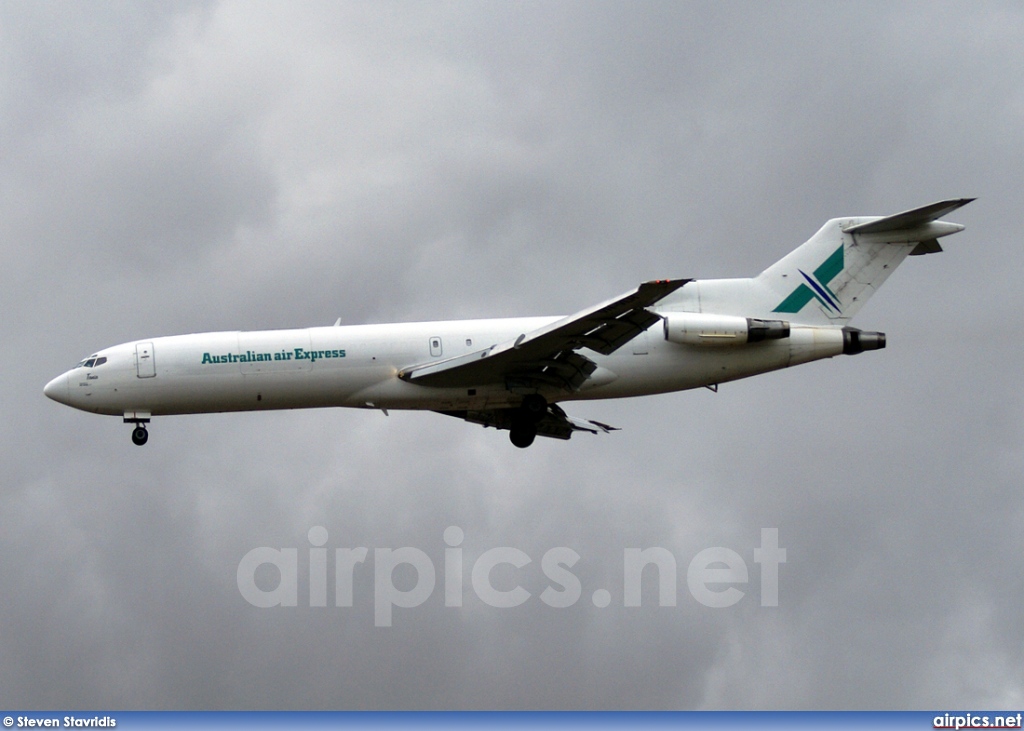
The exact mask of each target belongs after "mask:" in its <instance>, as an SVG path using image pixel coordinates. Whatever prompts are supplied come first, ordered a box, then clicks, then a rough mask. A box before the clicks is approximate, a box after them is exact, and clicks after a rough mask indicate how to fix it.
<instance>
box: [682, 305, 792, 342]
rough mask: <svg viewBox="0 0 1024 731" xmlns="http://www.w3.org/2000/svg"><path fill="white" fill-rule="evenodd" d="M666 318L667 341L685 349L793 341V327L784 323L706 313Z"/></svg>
mask: <svg viewBox="0 0 1024 731" xmlns="http://www.w3.org/2000/svg"><path fill="white" fill-rule="evenodd" d="M664 318H665V339H666V340H668V341H669V342H672V343H680V344H683V345H701V346H705V347H709V346H710V347H721V346H730V345H743V344H745V343H758V342H761V341H762V340H781V339H782V338H788V337H789V323H788V322H784V321H783V320H758V319H756V318H753V317H736V316H734V315H711V314H706V313H702V312H670V313H667V314H666V315H664Z"/></svg>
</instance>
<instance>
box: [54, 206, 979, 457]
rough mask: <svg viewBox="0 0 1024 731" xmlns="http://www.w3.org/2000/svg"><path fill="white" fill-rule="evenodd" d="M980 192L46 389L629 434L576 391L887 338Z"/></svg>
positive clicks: (195, 406) (214, 336)
mask: <svg viewBox="0 0 1024 731" xmlns="http://www.w3.org/2000/svg"><path fill="white" fill-rule="evenodd" d="M972 200H974V199H973V198H959V199H951V200H944V201H939V202H937V203H933V204H931V205H927V206H923V207H921V208H915V209H913V210H909V211H905V212H903V213H897V214H895V215H892V216H884V217H880V216H868V217H864V216H861V217H849V218H833V219H831V220H830V221H828V222H827V223H826V224H825V225H824V226H822V227H821V229H820V230H819V231H818V232H817V233H816V234H815V235H814V236H812V237H811V238H810V239H809V240H808V241H807V242H806V243H804V244H802V245H801V246H800V247H798V248H797V249H795V250H794V251H792V252H791V253H790V254H788V255H787V256H786V257H784V258H783V259H781V260H780V261H778V262H776V263H775V264H773V265H772V266H770V267H768V268H767V269H765V270H764V271H763V272H761V273H760V274H759V275H757V276H756V277H752V278H745V279H658V280H653V281H648V282H644V283H643V284H641V285H639V286H638V287H637V288H636V289H634V290H632V291H630V292H627V293H625V294H623V295H621V296H619V297H614V298H612V299H610V300H608V301H606V302H602V303H600V304H597V305H594V306H593V307H589V308H587V309H584V310H581V311H580V312H577V313H576V314H574V315H569V316H568V317H519V318H505V319H483V320H455V321H439V322H408V323H394V324H384V325H349V326H342V325H341V319H340V318H339V320H338V321H337V322H336V323H335V324H334V326H331V327H310V328H305V329H296V330H265V331H258V332H245V331H234V332H213V333H200V334H191V335H176V336H170V337H155V338H147V339H144V340H136V341H132V342H128V343H124V344H121V345H115V346H113V347H110V348H105V349H103V350H100V351H98V352H96V353H93V354H92V355H90V356H89V357H88V358H84V359H83V360H82V361H80V362H79V363H78V364H77V365H76V366H75V367H74V368H72V369H71V370H69V371H67V372H66V373H62V374H61V375H59V376H57V377H56V378H54V379H53V380H52V381H50V382H49V383H48V384H46V387H45V388H44V389H43V393H44V394H45V395H46V396H48V397H49V398H51V399H53V400H54V401H58V402H60V403H62V404H66V405H68V406H72V407H74V408H76V409H81V410H82V411H88V412H92V413H96V414H108V415H114V416H121V417H122V418H123V420H124V423H127V424H132V425H133V427H134V428H133V430H132V441H133V442H134V443H135V444H137V445H140V446H141V445H143V444H145V443H146V442H147V440H148V438H149V433H148V430H147V428H146V425H147V424H148V423H150V421H151V419H152V418H153V417H155V416H165V415H171V414H197V413H211V412H227V411H260V410H269V409H299V408H312V407H327V406H345V407H355V408H364V409H379V410H381V411H383V412H384V413H385V414H387V413H388V410H389V409H396V410H397V409H426V410H430V411H436V412H438V413H441V414H445V415H448V416H454V417H456V418H459V419H464V420H465V421H468V422H471V423H475V424H480V425H483V426H484V427H493V428H496V429H499V430H500V429H504V430H508V431H509V436H510V439H511V441H512V444H514V445H515V446H516V447H520V448H525V447H528V446H530V445H531V444H532V443H533V442H534V439H535V438H536V437H538V436H542V437H551V438H555V439H566V440H567V439H569V438H570V437H571V436H572V435H573V434H574V433H575V432H578V431H579V432H589V433H592V434H601V433H607V432H611V431H615V430H616V429H615V428H614V427H612V426H609V425H608V424H604V423H602V422H600V421H592V420H588V419H580V418H574V417H571V416H569V415H568V414H566V413H565V411H564V410H563V409H562V407H561V406H560V405H559V404H560V403H564V402H568V401H579V400H589V399H611V398H625V397H632V396H642V395H650V394H660V393H668V392H673V391H682V390H686V389H693V388H701V387H706V388H710V389H712V390H717V388H718V385H719V384H721V383H725V382H728V381H733V380H736V379H739V378H746V377H749V376H753V375H757V374H760V373H766V372H769V371H774V370H778V369H781V368H788V367H790V366H795V365H798V364H801V363H808V362H810V361H814V360H819V359H822V358H832V357H834V356H837V355H840V354H843V355H856V354H858V353H861V352H864V351H867V350H879V349H882V348H884V347H885V342H886V341H885V334H884V333H881V332H868V331H862V330H860V329H858V328H855V327H851V326H850V325H849V322H850V320H851V318H853V316H854V315H856V314H857V312H858V311H859V310H860V309H861V307H863V306H864V304H865V303H866V302H867V301H868V299H869V298H870V297H871V295H872V294H874V292H875V291H876V290H877V289H878V287H880V286H881V285H882V283H883V282H885V280H886V279H887V278H888V276H889V275H890V274H892V272H893V270H895V269H896V267H897V266H898V265H899V264H900V263H901V262H902V261H903V260H904V259H905V258H906V257H907V256H918V255H922V254H932V253H936V252H939V251H942V247H941V246H940V245H939V242H938V239H939V238H941V237H943V236H948V235H950V234H954V233H957V232H959V231H962V230H963V229H964V226H962V225H960V224H956V223H949V222H946V221H940V220H938V219H939V218H940V217H941V216H944V215H945V214H947V213H949V212H951V211H954V210H956V209H958V208H960V207H961V206H964V205H966V204H968V203H970V202H971V201H972Z"/></svg>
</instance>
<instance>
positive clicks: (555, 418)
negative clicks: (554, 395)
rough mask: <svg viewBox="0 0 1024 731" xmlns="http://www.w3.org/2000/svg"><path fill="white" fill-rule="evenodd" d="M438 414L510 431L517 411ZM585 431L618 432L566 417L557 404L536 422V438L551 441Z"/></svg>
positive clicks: (596, 432) (587, 420)
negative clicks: (551, 439) (547, 438)
mask: <svg viewBox="0 0 1024 731" xmlns="http://www.w3.org/2000/svg"><path fill="white" fill-rule="evenodd" d="M437 413H439V414H445V415H446V416H454V417H455V418H456V419H465V420H466V421H468V422H470V423H472V424H481V425H482V426H484V427H493V428H495V429H511V428H512V426H513V423H514V421H515V418H516V415H517V414H518V413H519V409H487V410H483V411H438V412H437ZM578 431H585V432H589V433H591V434H607V433H608V432H612V431H618V428H617V427H614V426H608V425H607V424H602V423H601V422H600V421H591V420H589V419H578V418H575V417H572V416H569V415H567V414H566V413H565V412H564V411H562V409H561V408H560V407H559V406H558V405H557V404H549V405H548V407H547V412H546V413H545V414H544V416H543V417H541V419H540V420H539V421H538V422H537V436H539V437H551V438H553V439H569V438H570V437H571V436H572V435H573V432H578Z"/></svg>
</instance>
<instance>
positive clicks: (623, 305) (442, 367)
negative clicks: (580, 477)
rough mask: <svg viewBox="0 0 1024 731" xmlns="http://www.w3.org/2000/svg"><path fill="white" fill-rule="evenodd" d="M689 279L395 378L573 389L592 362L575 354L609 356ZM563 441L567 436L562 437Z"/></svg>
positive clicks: (648, 285) (663, 282)
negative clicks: (582, 351) (657, 304)
mask: <svg viewBox="0 0 1024 731" xmlns="http://www.w3.org/2000/svg"><path fill="white" fill-rule="evenodd" d="M690 281H693V280H691V279H659V280H656V281H653V282H644V283H643V284H641V285H640V286H639V287H637V288H636V289H635V290H634V291H632V292H629V293H627V294H624V295H622V296H621V297H616V298H614V299H611V300H608V301H607V302H602V303H601V304H599V305H595V306H594V307H590V308H588V309H586V310H583V311H582V312H577V313H576V314H575V315H570V316H569V317H564V318H562V319H561V320H558V321H556V322H553V323H551V324H550V325H546V326H545V327H542V328H540V329H538V330H534V331H533V332H529V333H523V334H522V335H520V336H519V337H517V338H516V339H515V340H510V341H507V342H504V343H499V344H498V345H493V346H491V347H490V348H486V349H484V350H479V351H477V352H475V353H469V354H468V355H463V356H458V357H456V358H449V359H447V360H441V361H437V362H434V363H426V364H423V365H419V366H413V367H411V368H406V369H404V370H402V371H401V372H400V373H399V374H398V375H399V377H400V378H402V379H404V380H406V381H409V382H410V383H418V384H420V385H423V386H441V387H462V386H477V385H483V384H488V383H507V384H510V386H518V387H522V388H544V387H547V388H550V387H556V388H562V389H567V390H570V391H576V390H578V389H579V388H580V386H581V385H582V384H583V382H584V381H586V380H587V378H589V377H590V374H591V373H593V372H594V370H595V369H596V368H597V364H595V363H594V361H592V360H591V359H590V358H587V357H586V356H585V355H581V354H580V353H578V352H576V351H578V350H580V349H581V348H589V349H590V350H593V351H595V352H597V353H601V354H602V355H609V354H611V353H613V352H615V351H616V350H617V349H618V348H620V347H622V346H623V345H625V344H626V343H628V342H629V341H630V340H632V339H633V338H635V337H636V336H637V335H639V334H640V333H641V332H643V331H644V330H646V329H647V328H649V327H650V326H651V325H653V324H654V323H656V322H657V321H658V320H660V319H661V318H660V316H659V315H656V314H654V313H653V312H650V311H648V310H647V309H646V308H647V307H649V306H651V305H653V304H654V303H655V302H657V301H658V300H660V299H662V298H664V297H666V296H668V295H669V294H671V293H672V292H675V291H676V290H677V289H679V288H680V287H682V286H683V285H684V284H686V283H687V282H690ZM566 438H567V437H566Z"/></svg>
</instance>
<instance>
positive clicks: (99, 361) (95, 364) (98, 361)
mask: <svg viewBox="0 0 1024 731" xmlns="http://www.w3.org/2000/svg"><path fill="white" fill-rule="evenodd" d="M106 362H107V359H106V357H103V358H97V359H96V362H95V363H93V366H101V365H103V364H104V363H106Z"/></svg>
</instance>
